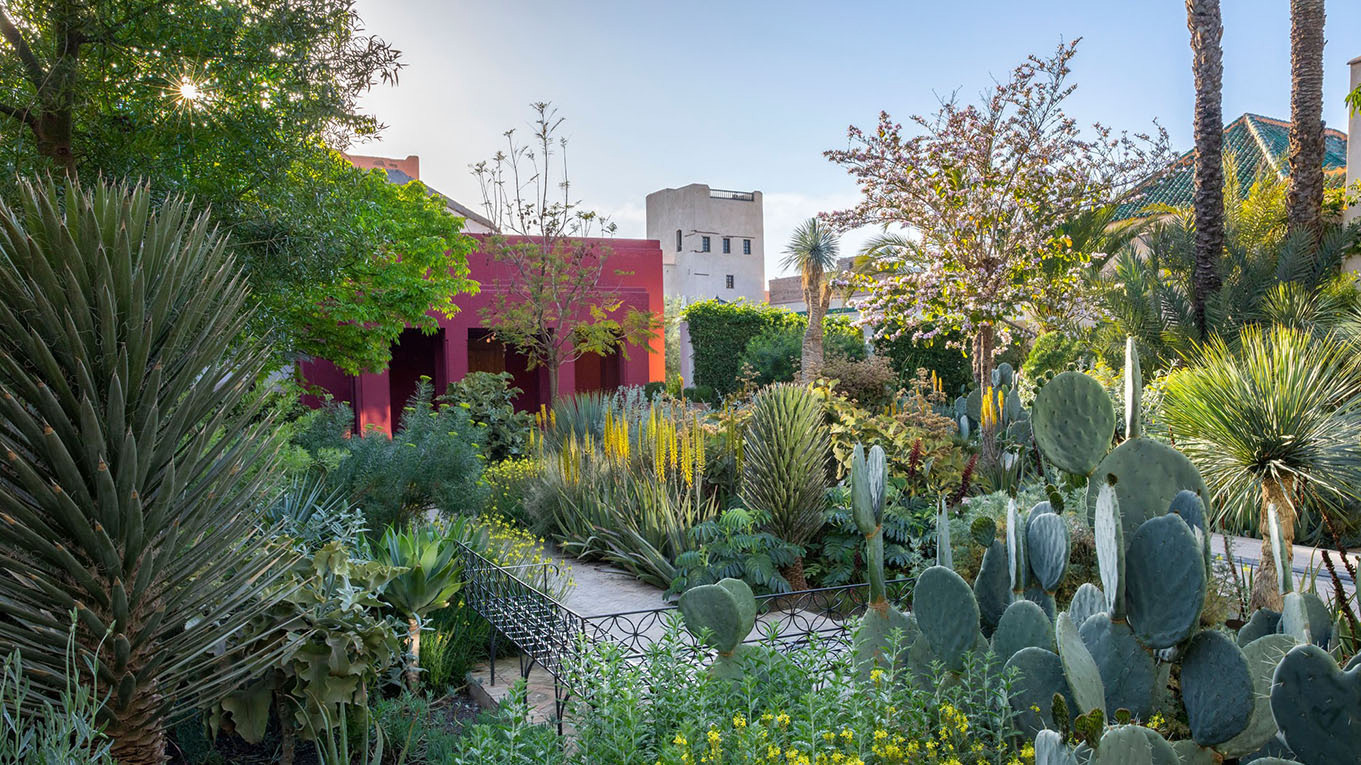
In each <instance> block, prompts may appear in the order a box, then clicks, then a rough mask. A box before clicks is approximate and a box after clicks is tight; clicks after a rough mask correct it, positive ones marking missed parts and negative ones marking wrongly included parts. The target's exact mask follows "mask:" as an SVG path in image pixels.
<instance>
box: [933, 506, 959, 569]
mask: <svg viewBox="0 0 1361 765" xmlns="http://www.w3.org/2000/svg"><path fill="white" fill-rule="evenodd" d="M936 565H937V566H944V567H946V568H954V567H955V554H954V550H953V549H952V548H951V547H950V513H949V512H948V511H947V509H946V507H945V496H944V495H941V498H940V501H939V503H938V505H937V507H936Z"/></svg>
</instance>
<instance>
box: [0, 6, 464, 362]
mask: <svg viewBox="0 0 1361 765" xmlns="http://www.w3.org/2000/svg"><path fill="white" fill-rule="evenodd" d="M354 6H355V2H354V0H299V1H298V2H289V3H278V2H266V3H259V2H251V1H250V0H224V1H223V2H211V3H210V2H203V1H202V0H193V1H192V2H177V3H169V2H162V1H161V0H18V1H17V2H8V3H5V4H4V5H3V6H0V33H2V35H3V38H4V44H0V136H2V137H3V141H2V144H3V148H0V169H2V170H3V172H0V191H4V192H7V193H12V192H13V180H12V179H13V178H14V176H15V174H16V173H20V174H23V173H32V172H43V171H52V170H56V171H57V172H59V173H70V174H74V173H79V174H81V175H84V176H87V177H95V176H104V177H112V178H130V179H134V178H144V179H148V180H147V182H148V183H149V184H150V185H151V188H152V192H153V194H154V195H155V196H156V197H157V198H158V199H160V198H165V197H168V196H172V195H175V194H182V195H184V196H186V197H190V198H192V199H194V200H195V201H196V203H199V204H203V205H207V206H208V207H209V208H210V210H211V213H212V216H213V220H214V221H215V222H216V223H217V224H218V225H220V226H222V227H223V228H226V229H228V230H230V231H231V232H232V233H233V234H234V237H233V240H232V246H233V248H234V249H235V255H236V257H237V258H238V261H239V262H240V263H241V264H242V266H243V267H244V269H245V272H246V277H247V279H248V280H249V282H250V285H251V288H252V293H253V294H254V296H255V299H256V300H258V301H259V303H260V304H261V305H262V306H263V307H264V310H261V311H256V312H254V313H253V314H252V316H253V317H254V320H253V321H252V323H251V325H250V326H248V327H247V331H248V332H249V333H250V334H254V335H259V336H268V337H269V338H270V339H271V340H272V341H273V343H274V345H276V346H277V347H278V349H279V351H280V355H281V356H282V355H284V354H287V353H290V352H293V353H317V352H318V351H322V350H324V351H325V355H326V356H327V357H328V358H331V359H332V360H334V361H336V362H337V363H339V364H340V365H341V366H342V367H344V368H346V369H347V370H350V371H356V370H359V369H376V368H381V367H383V366H384V365H385V364H386V362H387V358H388V356H387V352H388V347H389V344H390V341H391V339H392V337H394V336H395V334H394V333H395V332H400V331H401V328H402V327H403V326H405V325H406V324H408V323H409V324H414V325H416V326H422V327H424V326H429V325H430V322H431V321H432V320H430V319H427V318H426V314H427V311H428V310H430V309H432V308H433V309H436V310H441V309H447V298H448V296H450V295H452V294H453V293H455V292H458V291H461V290H462V289H464V288H466V287H467V286H468V285H467V283H466V280H463V279H462V275H463V274H461V273H459V269H460V268H461V267H462V265H463V263H464V256H465V254H466V252H467V250H468V246H467V244H466V243H465V242H463V241H462V240H461V238H460V237H459V236H458V227H457V220H456V219H455V218H454V217H453V216H451V215H449V214H448V213H447V212H445V211H444V210H443V209H442V205H439V204H438V202H437V200H428V199H426V198H425V196H424V194H423V193H422V190H420V188H419V187H418V186H413V187H411V188H406V189H397V188H385V187H384V186H385V184H382V183H379V181H378V180H375V179H374V178H373V177H371V175H370V174H368V173H365V172H363V171H360V170H357V169H354V168H352V167H350V166H349V165H348V164H347V163H345V162H344V161H343V160H342V159H341V158H340V157H338V156H337V155H336V154H334V153H332V152H331V151H330V149H342V148H344V147H345V146H346V144H347V142H348V140H349V138H350V137H352V136H355V135H359V136H369V135H372V134H374V133H375V132H376V131H377V130H378V129H379V127H380V125H379V123H378V121H377V120H376V119H375V118H374V117H372V116H371V115H368V114H365V113H364V112H363V111H362V110H361V109H360V108H359V105H358V100H359V98H360V96H361V95H362V94H363V93H364V92H365V91H367V90H368V89H370V88H371V87H372V86H374V85H375V84H377V83H378V82H380V81H381V82H395V81H396V78H397V74H398V71H399V69H400V67H401V64H400V62H399V56H398V52H397V51H396V50H394V49H392V47H391V46H389V45H388V44H387V43H386V42H384V41H383V40H381V39H379V38H377V37H374V36H369V35H364V34H362V23H363V22H362V20H361V19H360V18H359V16H358V14H357V13H356V11H355V7H354ZM379 177H381V176H379ZM446 250H447V251H448V252H447V254H446V253H445V251H446ZM446 271H449V272H450V273H448V274H447V275H446ZM463 273H466V272H463ZM374 295H381V297H382V299H381V300H375V299H374Z"/></svg>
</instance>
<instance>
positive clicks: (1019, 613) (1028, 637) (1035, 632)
mask: <svg viewBox="0 0 1361 765" xmlns="http://www.w3.org/2000/svg"><path fill="white" fill-rule="evenodd" d="M1032 646H1033V647H1035V648H1043V649H1045V650H1047V651H1052V650H1054V624H1053V622H1051V621H1050V620H1049V617H1048V615H1046V614H1045V613H1044V611H1043V610H1042V609H1041V608H1040V607H1039V605H1038V604H1036V603H1032V602H1031V601H1029V600H1018V601H1015V602H1013V603H1012V604H1011V605H1010V606H1008V607H1007V610H1006V612H1005V613H1003V614H1002V618H1001V619H1000V620H999V621H998V623H997V630H996V631H995V632H993V634H992V652H993V653H995V654H997V656H998V658H999V659H1001V660H1002V661H1006V660H1007V659H1010V658H1011V657H1012V655H1014V654H1016V653H1017V652H1019V651H1020V650H1021V649H1023V648H1030V647H1032Z"/></svg>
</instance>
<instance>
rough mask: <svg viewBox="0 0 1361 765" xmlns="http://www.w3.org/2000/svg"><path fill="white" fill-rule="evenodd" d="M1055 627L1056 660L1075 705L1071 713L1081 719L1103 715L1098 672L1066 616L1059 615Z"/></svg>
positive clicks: (1103, 708) (1102, 692)
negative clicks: (1074, 713)
mask: <svg viewBox="0 0 1361 765" xmlns="http://www.w3.org/2000/svg"><path fill="white" fill-rule="evenodd" d="M1055 626H1056V629H1055V630H1054V632H1055V638H1056V642H1057V643H1058V647H1059V659H1060V660H1061V661H1062V662H1063V676H1064V678H1066V679H1067V680H1068V688H1069V690H1071V691H1072V694H1073V700H1074V701H1075V702H1076V704H1077V705H1076V706H1075V707H1073V711H1075V712H1076V713H1077V714H1079V715H1083V714H1087V713H1088V712H1091V711H1092V710H1094V709H1099V710H1101V713H1102V714H1103V715H1104V714H1106V691H1105V689H1104V688H1103V687H1102V686H1101V671H1100V670H1099V669H1098V668H1097V666H1096V660H1095V659H1093V658H1092V653H1091V651H1088V650H1087V646H1086V645H1085V644H1084V643H1083V642H1082V637H1081V635H1079V634H1078V629H1077V627H1076V626H1074V624H1073V620H1072V619H1070V618H1068V614H1067V613H1066V612H1065V613H1061V614H1059V618H1058V623H1057V624H1056V625H1055Z"/></svg>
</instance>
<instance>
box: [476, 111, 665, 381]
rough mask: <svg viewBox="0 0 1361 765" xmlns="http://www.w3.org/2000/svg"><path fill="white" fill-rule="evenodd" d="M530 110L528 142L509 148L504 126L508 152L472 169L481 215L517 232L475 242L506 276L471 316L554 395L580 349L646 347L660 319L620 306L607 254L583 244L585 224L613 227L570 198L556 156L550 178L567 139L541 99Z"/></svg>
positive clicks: (510, 134)
mask: <svg viewBox="0 0 1361 765" xmlns="http://www.w3.org/2000/svg"><path fill="white" fill-rule="evenodd" d="M532 107H533V109H534V112H535V118H534V123H533V125H534V135H533V137H532V139H531V140H530V142H529V143H527V144H522V143H518V142H516V139H515V131H514V130H508V131H506V134H505V135H506V141H507V144H508V148H507V150H506V151H504V152H497V154H496V155H495V156H494V157H492V159H491V160H490V161H488V162H479V163H477V164H475V165H473V168H472V170H473V175H474V176H476V178H477V180H478V183H479V185H480V186H481V188H482V203H483V206H484V207H485V208H486V210H487V216H488V217H489V218H490V219H491V220H492V221H493V222H494V223H495V224H496V226H497V228H498V229H499V230H501V231H509V232H511V233H512V234H515V235H517V236H516V237H515V238H510V237H507V236H502V235H500V234H497V235H494V236H491V237H488V238H487V240H486V241H485V243H484V248H485V251H486V252H487V254H488V255H490V256H491V258H492V259H493V260H495V261H497V262H498V263H503V264H506V265H507V266H509V267H510V269H511V272H512V273H513V274H514V278H512V279H511V280H510V281H509V282H507V283H504V284H498V285H496V289H495V290H494V291H493V292H492V297H491V301H490V303H489V304H488V305H487V306H486V307H485V308H483V309H482V310H481V311H480V315H481V317H482V320H483V321H484V322H486V324H487V326H488V328H490V329H491V330H492V331H493V332H495V333H496V335H497V336H498V337H499V338H501V339H502V340H504V341H505V342H507V343H508V344H510V345H511V346H513V347H514V348H515V349H516V350H518V351H519V352H521V353H523V354H524V355H525V357H526V358H527V359H528V360H529V364H530V366H531V367H537V366H544V367H547V369H548V390H549V395H550V396H551V397H552V398H553V399H556V398H557V397H558V370H559V369H560V368H561V367H562V365H563V364H566V363H568V362H572V361H576V360H577V359H579V358H581V357H582V356H583V355H585V354H587V353H599V354H602V355H603V354H608V353H611V352H613V351H616V350H618V351H619V352H620V353H623V354H625V355H627V347H628V344H629V343H636V344H639V345H643V346H644V347H646V346H647V344H648V343H649V342H650V341H651V340H652V338H653V336H654V335H655V334H656V332H657V329H658V328H659V326H660V317H656V316H653V315H652V314H651V313H649V312H647V311H637V310H631V309H630V310H624V308H623V300H621V299H620V298H619V295H618V290H617V289H616V288H615V287H614V286H612V285H610V284H609V283H608V282H609V280H608V279H607V278H606V276H607V274H606V271H605V261H606V260H607V259H608V258H609V251H608V248H605V247H602V246H601V245H600V243H599V242H597V241H594V240H592V239H591V238H590V237H591V232H592V229H593V228H594V226H596V225H600V227H601V229H602V230H603V232H604V233H606V234H612V233H614V224H612V223H609V222H608V221H604V220H603V219H601V218H600V217H599V216H598V215H597V214H596V213H594V212H590V211H587V210H583V209H582V208H581V205H580V203H579V202H577V201H575V200H573V199H572V198H571V186H570V184H569V182H568V180H567V169H566V167H567V165H566V161H565V160H564V161H563V162H562V164H561V165H560V168H561V169H560V170H557V171H556V172H557V173H560V174H561V179H560V180H559V179H558V177H557V176H556V175H555V164H554V157H555V156H557V155H558V154H560V153H563V152H565V151H566V147H567V140H566V139H565V138H561V137H558V136H557V129H558V127H559V126H561V124H562V118H560V117H558V116H557V111H556V110H555V109H553V108H552V106H551V105H549V104H547V103H535V104H533V105H532ZM611 275H612V276H618V275H621V274H618V273H615V274H611Z"/></svg>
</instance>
